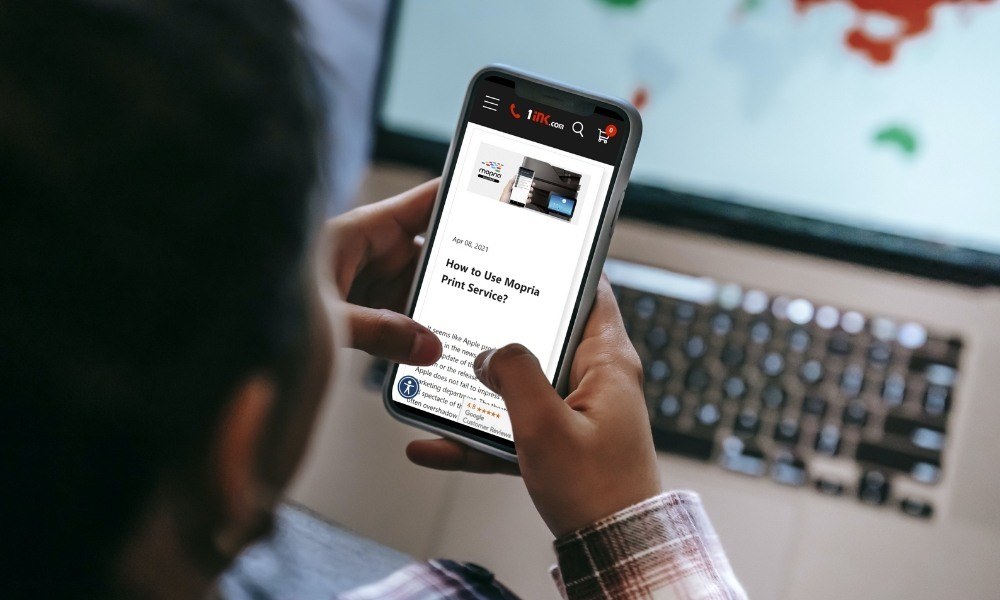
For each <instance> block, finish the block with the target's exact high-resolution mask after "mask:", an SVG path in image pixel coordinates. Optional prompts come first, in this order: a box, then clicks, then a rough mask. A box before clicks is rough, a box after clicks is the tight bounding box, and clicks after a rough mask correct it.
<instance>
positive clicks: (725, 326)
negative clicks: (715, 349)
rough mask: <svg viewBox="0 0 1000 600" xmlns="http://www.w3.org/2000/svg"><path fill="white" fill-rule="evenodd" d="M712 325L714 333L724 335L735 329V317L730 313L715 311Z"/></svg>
mask: <svg viewBox="0 0 1000 600" xmlns="http://www.w3.org/2000/svg"><path fill="white" fill-rule="evenodd" d="M711 325H712V333H714V334H715V335H717V336H719V337H722V336H724V335H726V334H728V333H729V332H730V331H732V330H733V317H732V316H730V315H729V313H715V314H714V315H713V316H712V322H711Z"/></svg>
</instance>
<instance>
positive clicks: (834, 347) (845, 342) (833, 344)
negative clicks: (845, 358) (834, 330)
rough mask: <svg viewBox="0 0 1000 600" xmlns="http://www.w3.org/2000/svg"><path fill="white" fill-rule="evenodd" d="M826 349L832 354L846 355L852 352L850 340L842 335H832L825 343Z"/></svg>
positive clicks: (852, 346)
mask: <svg viewBox="0 0 1000 600" xmlns="http://www.w3.org/2000/svg"><path fill="white" fill-rule="evenodd" d="M826 349H827V350H829V351H830V352H831V353H833V354H840V355H847V354H850V353H851V351H852V350H854V345H853V344H851V339H850V338H849V337H847V336H846V335H843V334H839V333H838V334H834V335H832V336H830V339H829V340H827V342H826Z"/></svg>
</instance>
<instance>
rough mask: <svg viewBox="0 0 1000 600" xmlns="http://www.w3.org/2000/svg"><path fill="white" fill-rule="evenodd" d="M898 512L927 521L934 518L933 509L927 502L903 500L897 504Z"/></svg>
mask: <svg viewBox="0 0 1000 600" xmlns="http://www.w3.org/2000/svg"><path fill="white" fill-rule="evenodd" d="M899 510H901V511H903V513H904V514H907V515H910V516H911V517H918V518H920V519H929V518H931V517H932V516H934V507H933V506H931V504H930V503H929V502H924V501H922V500H915V499H913V498H903V499H902V500H900V502H899Z"/></svg>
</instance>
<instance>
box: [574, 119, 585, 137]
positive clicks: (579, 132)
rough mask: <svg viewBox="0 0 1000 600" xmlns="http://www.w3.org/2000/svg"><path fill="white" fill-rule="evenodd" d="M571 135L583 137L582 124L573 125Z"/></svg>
mask: <svg viewBox="0 0 1000 600" xmlns="http://www.w3.org/2000/svg"><path fill="white" fill-rule="evenodd" d="M573 133H575V134H577V135H579V136H580V137H583V123H581V122H579V121H577V122H576V123H573Z"/></svg>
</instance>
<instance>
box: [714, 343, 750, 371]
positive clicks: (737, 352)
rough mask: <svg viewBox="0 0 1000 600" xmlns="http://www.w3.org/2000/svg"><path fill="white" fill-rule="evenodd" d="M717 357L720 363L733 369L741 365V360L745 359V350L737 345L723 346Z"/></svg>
mask: <svg viewBox="0 0 1000 600" xmlns="http://www.w3.org/2000/svg"><path fill="white" fill-rule="evenodd" d="M719 359H720V360H721V361H722V364H724V365H726V366H727V367H729V368H731V369H734V368H736V367H739V366H740V365H742V364H743V361H744V360H746V352H744V351H743V348H740V347H739V346H731V345H730V346H726V347H725V348H723V350H722V355H721V356H720V357H719Z"/></svg>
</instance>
